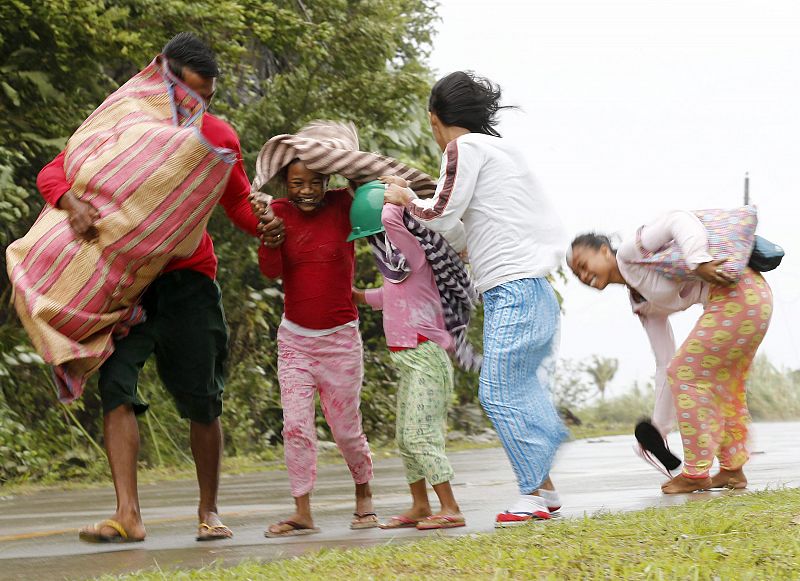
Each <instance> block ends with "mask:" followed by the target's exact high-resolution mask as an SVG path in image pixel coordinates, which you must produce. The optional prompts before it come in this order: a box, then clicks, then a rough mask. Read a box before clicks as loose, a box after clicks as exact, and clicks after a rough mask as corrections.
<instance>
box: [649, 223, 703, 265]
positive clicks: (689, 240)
mask: <svg viewBox="0 0 800 581" xmlns="http://www.w3.org/2000/svg"><path fill="white" fill-rule="evenodd" d="M641 240H642V246H643V247H644V248H645V250H649V251H651V252H655V251H657V250H660V249H661V248H663V247H664V246H666V245H667V244H669V243H670V242H671V241H673V240H674V241H675V242H676V243H677V245H678V246H679V247H680V249H681V251H682V252H683V257H684V259H685V260H686V265H687V266H688V267H689V269H690V270H694V269H695V268H697V266H698V265H700V264H702V263H704V262H710V261H711V260H713V258H712V257H711V255H710V254H709V253H708V233H707V232H706V228H705V226H703V223H702V222H701V221H700V219H699V218H698V217H697V216H695V215H694V214H692V213H691V212H686V211H682V210H681V211H676V212H670V213H669V214H666V215H665V216H662V217H661V218H659V219H658V220H656V221H655V222H652V223H651V224H648V225H647V226H645V227H644V228H642V237H641Z"/></svg>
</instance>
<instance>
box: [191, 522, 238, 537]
mask: <svg viewBox="0 0 800 581" xmlns="http://www.w3.org/2000/svg"><path fill="white" fill-rule="evenodd" d="M231 538H233V531H232V530H231V529H229V528H228V527H226V526H225V525H214V526H211V525H208V524H206V523H204V522H201V523H200V526H199V527H197V540H198V541H221V540H223V539H231Z"/></svg>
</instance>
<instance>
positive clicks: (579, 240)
mask: <svg viewBox="0 0 800 581" xmlns="http://www.w3.org/2000/svg"><path fill="white" fill-rule="evenodd" d="M576 246H586V247H588V248H592V249H593V250H600V249H601V248H602V247H603V246H608V248H609V249H610V250H611V252H613V253H614V254H616V253H617V249H616V248H615V247H614V244H612V242H611V238H610V237H609V236H606V235H605V234H598V233H597V232H587V233H586V234H581V235H580V236H576V237H575V240H573V241H572V244H570V248H575V247H576Z"/></svg>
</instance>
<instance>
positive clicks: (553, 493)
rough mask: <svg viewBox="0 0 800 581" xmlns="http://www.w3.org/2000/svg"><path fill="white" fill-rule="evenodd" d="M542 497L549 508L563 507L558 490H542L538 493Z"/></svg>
mask: <svg viewBox="0 0 800 581" xmlns="http://www.w3.org/2000/svg"><path fill="white" fill-rule="evenodd" d="M536 492H537V493H538V494H539V496H540V497H542V498H544V501H545V502H546V503H547V506H561V497H560V496H558V491H557V490H545V489H544V488H540V489H539V490H537V491H536Z"/></svg>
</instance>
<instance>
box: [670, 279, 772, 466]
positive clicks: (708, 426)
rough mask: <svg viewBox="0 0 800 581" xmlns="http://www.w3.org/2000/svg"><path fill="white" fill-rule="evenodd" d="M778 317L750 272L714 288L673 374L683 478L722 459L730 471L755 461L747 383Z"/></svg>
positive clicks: (763, 286)
mask: <svg viewBox="0 0 800 581" xmlns="http://www.w3.org/2000/svg"><path fill="white" fill-rule="evenodd" d="M771 317H772V291H771V290H770V288H769V285H767V283H766V281H765V280H764V278H763V277H762V276H761V275H760V274H759V273H757V272H754V271H752V270H750V269H749V268H747V269H745V271H744V274H743V275H742V278H741V279H740V280H739V282H738V284H736V285H735V286H732V287H721V286H714V287H712V288H711V289H710V291H709V295H708V303H707V304H706V306H705V308H704V311H703V316H702V317H700V320H699V321H698V322H697V324H696V325H695V327H694V329H692V332H691V333H690V335H689V337H688V338H687V339H686V341H684V343H683V345H681V348H680V349H679V350H678V352H677V353H676V354H675V357H674V358H673V359H672V362H671V363H670V366H669V370H668V372H667V377H668V381H669V383H670V386H671V388H672V395H673V397H674V398H675V408H676V409H677V411H678V427H679V428H680V432H681V439H682V440H683V474H684V476H687V477H689V478H706V477H708V472H709V468H711V463H712V462H713V460H714V457H715V456H716V457H717V458H719V465H720V466H721V467H722V468H724V469H726V470H737V469H739V468H741V467H742V465H744V463H745V462H747V460H748V459H749V454H748V452H747V431H748V425H749V424H750V413H749V411H748V409H747V392H746V389H745V380H746V379H747V374H748V372H749V370H750V365H751V364H752V363H753V359H754V358H755V356H756V350H757V349H758V346H759V345H760V344H761V341H762V340H763V339H764V334H765V333H766V332H767V329H768V328H769V322H770V318H771Z"/></svg>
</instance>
